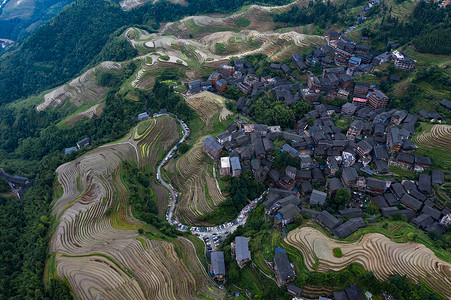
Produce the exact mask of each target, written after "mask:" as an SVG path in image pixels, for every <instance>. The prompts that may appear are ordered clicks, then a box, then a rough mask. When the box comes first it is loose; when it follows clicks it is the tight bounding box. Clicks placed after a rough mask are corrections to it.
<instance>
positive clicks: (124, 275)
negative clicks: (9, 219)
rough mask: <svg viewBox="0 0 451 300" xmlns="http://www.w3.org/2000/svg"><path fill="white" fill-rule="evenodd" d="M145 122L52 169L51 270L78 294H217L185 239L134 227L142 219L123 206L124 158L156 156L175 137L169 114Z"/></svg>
mask: <svg viewBox="0 0 451 300" xmlns="http://www.w3.org/2000/svg"><path fill="white" fill-rule="evenodd" d="M148 125H149V126H148V128H147V129H146V130H145V131H144V132H142V133H141V134H139V133H138V132H137V130H138V128H139V126H138V127H137V128H135V129H134V130H133V132H132V133H131V134H130V136H129V137H127V138H126V139H124V141H122V142H118V143H116V144H110V145H105V146H102V147H99V148H97V149H95V150H92V151H90V152H88V153H87V154H86V155H84V156H82V157H80V158H78V159H77V160H75V161H73V162H70V163H67V164H64V165H62V166H60V167H59V168H58V170H57V172H58V181H59V183H60V184H61V185H62V187H63V191H64V192H63V195H62V196H61V197H60V198H59V199H58V200H57V201H56V203H55V206H54V210H53V213H54V215H55V217H57V218H58V219H59V220H60V222H59V224H58V226H57V227H56V229H55V233H54V234H53V237H52V242H51V253H52V256H53V257H54V259H53V260H52V262H51V264H53V266H50V267H49V270H52V271H49V272H52V273H51V274H48V276H54V277H60V278H64V279H65V280H67V281H68V282H69V284H70V286H71V287H72V289H73V291H74V293H75V294H76V295H77V297H79V298H81V299H124V298H128V299H196V298H198V297H201V298H208V299H215V298H216V297H218V296H220V295H222V291H220V290H218V288H217V287H215V286H214V285H213V284H212V283H211V281H210V280H209V279H208V278H207V277H206V275H205V273H204V272H203V271H202V268H203V267H202V266H201V265H200V263H199V261H198V259H196V255H194V252H195V249H194V248H193V247H194V246H193V245H192V243H191V242H189V241H188V240H187V239H183V238H179V239H172V240H162V239H161V238H153V239H149V238H147V237H145V236H142V235H138V234H137V230H138V229H139V228H145V227H146V225H145V224H144V223H142V222H140V221H138V220H136V219H135V218H134V217H133V215H132V214H131V210H130V207H129V206H127V197H128V195H129V190H128V188H127V186H126V185H125V184H124V181H123V180H122V178H121V163H122V161H124V160H125V161H130V162H135V163H136V162H137V163H138V164H139V165H140V166H144V165H145V164H152V163H155V164H156V160H157V157H158V155H157V154H158V153H159V151H166V150H167V149H168V148H169V146H170V145H172V144H173V143H174V141H175V140H176V139H177V138H178V131H177V130H176V128H177V127H176V123H175V121H174V120H173V119H172V118H170V117H160V118H157V119H152V120H150V122H148ZM149 230H152V228H151V226H150V228H149ZM154 231H155V236H159V233H158V232H157V231H156V229H154ZM177 249H178V250H177ZM182 282H183V284H180V283H182Z"/></svg>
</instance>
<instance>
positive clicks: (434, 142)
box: [416, 125, 451, 149]
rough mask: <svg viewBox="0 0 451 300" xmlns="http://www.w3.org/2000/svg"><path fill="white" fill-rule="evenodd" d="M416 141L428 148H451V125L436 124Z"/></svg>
mask: <svg viewBox="0 0 451 300" xmlns="http://www.w3.org/2000/svg"><path fill="white" fill-rule="evenodd" d="M416 141H417V142H418V143H420V144H422V145H423V146H424V147H427V148H435V147H439V148H442V149H451V126H450V125H434V126H433V127H432V129H431V131H429V132H423V133H422V134H420V135H419V136H418V137H416Z"/></svg>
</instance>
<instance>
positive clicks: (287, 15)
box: [274, 0, 366, 29]
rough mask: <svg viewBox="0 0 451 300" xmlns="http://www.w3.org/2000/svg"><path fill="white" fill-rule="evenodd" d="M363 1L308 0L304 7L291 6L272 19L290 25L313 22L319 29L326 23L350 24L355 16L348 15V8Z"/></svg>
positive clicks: (353, 21) (361, 3)
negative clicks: (337, 2) (322, 0)
mask: <svg viewBox="0 0 451 300" xmlns="http://www.w3.org/2000/svg"><path fill="white" fill-rule="evenodd" d="M365 2H366V1H365V0H346V1H344V2H340V4H339V5H336V4H331V3H330V1H327V2H321V1H316V2H315V1H309V4H308V5H307V6H305V7H298V6H293V7H292V8H291V9H290V10H289V11H287V12H284V13H281V14H278V15H275V16H274V21H275V22H284V23H287V24H288V25H290V26H299V25H307V24H312V23H314V24H315V26H318V27H319V28H321V29H325V28H326V26H327V25H329V26H330V25H337V24H339V25H341V26H345V27H346V26H351V25H353V24H354V23H355V20H356V16H353V15H348V11H349V9H351V8H352V7H355V6H358V5H363V4H364V3H365Z"/></svg>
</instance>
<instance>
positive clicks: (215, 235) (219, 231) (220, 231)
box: [153, 113, 269, 250]
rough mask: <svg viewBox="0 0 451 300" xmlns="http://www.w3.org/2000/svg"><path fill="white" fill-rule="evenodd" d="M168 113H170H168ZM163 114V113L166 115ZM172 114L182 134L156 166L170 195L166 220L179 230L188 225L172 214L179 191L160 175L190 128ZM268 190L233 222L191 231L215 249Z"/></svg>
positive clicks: (242, 221)
mask: <svg viewBox="0 0 451 300" xmlns="http://www.w3.org/2000/svg"><path fill="white" fill-rule="evenodd" d="M168 114H170V113H168ZM168 114H164V115H168ZM162 115H163V114H154V115H153V117H154V118H157V117H159V116H162ZM170 115H173V116H174V117H175V118H176V119H177V121H178V122H179V123H180V125H181V126H182V130H183V136H182V138H181V139H180V141H179V142H178V143H177V144H176V145H175V146H174V147H173V148H172V149H171V150H169V152H168V153H167V154H166V156H165V157H164V158H163V160H162V161H161V163H160V164H159V165H158V168H157V181H158V183H160V184H161V185H162V186H164V187H165V188H166V189H168V190H169V193H170V196H169V205H168V209H167V211H166V220H167V221H168V222H169V224H171V225H177V227H178V230H180V231H188V228H189V226H188V225H185V224H182V223H181V222H180V221H179V220H177V217H175V216H174V212H175V209H176V204H177V199H178V196H179V192H178V191H177V190H176V189H175V188H174V187H173V186H172V184H170V183H167V182H166V181H164V179H163V177H162V176H161V168H162V167H163V166H164V165H165V164H167V163H168V161H169V160H170V159H171V158H172V157H173V156H174V152H175V151H176V150H177V148H178V146H180V144H181V143H183V142H184V141H185V140H186V139H187V138H188V136H189V134H190V129H189V127H188V125H187V124H186V123H185V122H184V121H183V120H181V119H179V118H178V116H176V115H174V114H170ZM268 190H269V189H268ZM268 190H266V191H264V192H263V193H262V194H261V195H260V196H259V197H258V198H256V199H254V200H253V201H252V202H251V203H250V204H248V205H246V206H245V207H244V208H243V209H242V210H241V211H240V214H239V215H238V216H237V218H236V219H235V220H234V221H233V222H228V223H224V224H219V225H216V226H211V227H194V226H192V227H191V228H190V230H191V232H192V233H193V234H195V235H196V236H197V237H199V238H200V239H202V240H203V241H210V242H207V248H208V250H215V249H216V247H217V246H218V245H219V244H220V243H221V242H222V239H223V238H224V237H226V236H227V235H229V234H231V233H232V232H234V231H235V230H236V229H237V228H238V226H240V225H244V224H245V223H246V220H247V214H248V212H249V211H250V210H251V209H253V207H255V205H256V204H257V202H258V201H260V200H261V199H263V196H264V195H266V194H267V193H268Z"/></svg>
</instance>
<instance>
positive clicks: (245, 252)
mask: <svg viewBox="0 0 451 300" xmlns="http://www.w3.org/2000/svg"><path fill="white" fill-rule="evenodd" d="M248 243H249V239H248V238H245V237H242V236H237V237H235V253H236V260H237V261H242V260H245V259H251V252H250V251H249V245H248Z"/></svg>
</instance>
